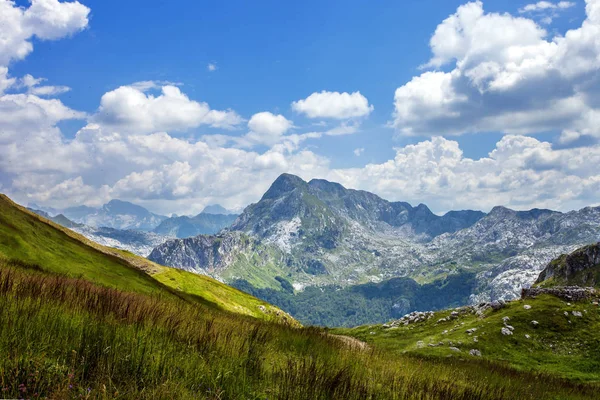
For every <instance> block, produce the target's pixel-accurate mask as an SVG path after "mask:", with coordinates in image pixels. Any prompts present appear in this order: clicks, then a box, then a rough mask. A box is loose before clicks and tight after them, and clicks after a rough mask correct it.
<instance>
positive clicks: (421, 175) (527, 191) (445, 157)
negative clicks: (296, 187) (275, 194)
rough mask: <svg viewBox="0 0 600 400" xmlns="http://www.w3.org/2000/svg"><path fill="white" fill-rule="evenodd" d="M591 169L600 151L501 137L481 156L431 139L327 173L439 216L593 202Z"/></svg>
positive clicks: (599, 181)
mask: <svg viewBox="0 0 600 400" xmlns="http://www.w3.org/2000/svg"><path fill="white" fill-rule="evenodd" d="M598 163H600V146H592V147H586V148H573V149H562V150H556V149H553V148H552V145H551V144H550V143H548V142H543V141H539V140H537V139H534V138H531V137H526V136H514V135H507V136H505V137H503V138H502V139H501V140H500V141H499V142H498V143H497V144H496V147H495V149H494V150H493V151H492V152H490V153H489V155H488V156H487V157H483V158H481V159H479V160H474V159H470V158H467V157H465V156H464V155H463V152H462V150H461V149H460V147H459V144H458V143H457V142H456V141H452V140H448V139H444V138H443V137H433V138H432V139H431V140H427V141H423V142H419V143H417V144H414V145H408V146H405V147H401V148H398V149H396V156H395V158H394V159H392V160H389V161H386V162H384V163H381V164H369V165H366V166H365V167H364V168H351V169H338V170H333V171H331V173H330V174H329V177H330V178H331V179H332V180H336V181H339V182H341V183H343V184H345V185H347V186H349V187H353V188H359V189H365V190H370V191H373V192H375V193H378V194H379V195H381V196H383V197H384V198H387V199H390V200H402V201H409V202H412V203H413V204H417V203H421V202H423V203H426V204H428V205H429V206H430V207H432V208H433V209H434V210H438V211H444V210H451V209H464V208H472V209H473V208H474V209H483V210H489V209H490V208H491V207H493V206H495V205H499V204H500V205H506V206H509V207H514V208H517V209H529V208H532V207H541V208H553V209H562V210H568V209H576V208H581V207H584V206H587V205H591V204H599V203H598V201H599V200H598V198H597V194H598V193H600V173H599V172H598V170H597V168H596V167H595V166H596V165H599V164H598Z"/></svg>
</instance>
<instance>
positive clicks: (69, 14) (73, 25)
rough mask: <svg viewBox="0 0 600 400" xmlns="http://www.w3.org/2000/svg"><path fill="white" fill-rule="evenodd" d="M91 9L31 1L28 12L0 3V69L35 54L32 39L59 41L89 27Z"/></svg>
mask: <svg viewBox="0 0 600 400" xmlns="http://www.w3.org/2000/svg"><path fill="white" fill-rule="evenodd" d="M89 13H90V9H89V8H87V7H86V6H84V5H82V4H81V3H79V2H68V3H64V2H59V1H58V0H31V5H30V6H29V8H21V7H18V6H17V5H16V4H15V3H14V2H13V1H11V0H0V27H1V30H2V38H1V40H0V65H4V66H6V65H8V64H9V62H10V61H12V60H22V59H23V58H25V57H26V56H27V55H28V54H29V53H31V51H32V50H33V44H32V43H31V38H32V37H34V36H35V37H37V38H39V39H42V40H56V39H60V38H63V37H66V36H69V35H72V34H74V33H77V32H79V31H81V30H82V29H84V28H85V27H87V25H88V15H89Z"/></svg>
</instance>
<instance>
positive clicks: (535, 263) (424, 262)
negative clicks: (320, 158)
mask: <svg viewBox="0 0 600 400" xmlns="http://www.w3.org/2000/svg"><path fill="white" fill-rule="evenodd" d="M599 238H600V207H587V208H584V209H582V210H579V211H571V212H568V213H561V212H557V211H551V210H540V209H533V210H529V211H514V210H510V209H508V208H505V207H495V208H493V209H492V210H491V211H490V212H489V213H488V214H485V213H483V212H480V211H470V210H465V211H451V212H448V213H446V214H444V215H442V216H438V215H435V214H434V213H432V212H431V211H430V210H429V208H427V206H425V205H423V204H420V205H418V206H416V207H413V206H411V205H410V204H408V203H405V202H389V201H386V200H384V199H382V198H380V197H378V196H377V195H375V194H372V193H369V192H365V191H359V190H351V189H346V188H344V187H343V186H342V185H340V184H338V183H334V182H328V181H325V180H320V179H314V180H311V181H310V182H305V181H303V180H302V179H300V178H299V177H297V176H293V175H289V174H284V175H281V176H280V177H279V178H278V179H277V180H276V181H275V182H274V183H273V184H272V185H271V187H270V188H269V189H268V191H267V192H266V193H265V194H264V195H263V197H262V198H261V199H260V201H258V202H257V203H255V204H252V205H250V206H248V207H247V208H246V209H245V210H244V211H243V213H242V214H241V215H240V216H239V217H238V218H237V219H236V220H235V222H234V223H233V224H232V225H231V227H229V228H228V229H225V230H223V231H222V232H220V233H219V234H217V235H213V236H198V237H195V238H188V239H179V240H169V241H167V242H165V243H164V244H162V245H160V246H158V247H157V248H156V249H154V250H153V251H152V253H151V254H150V256H149V258H150V259H151V260H153V261H156V262H158V263H161V264H164V265H170V266H174V267H178V268H183V269H186V270H189V271H194V272H198V273H203V274H208V275H211V276H214V277H217V278H219V279H222V280H224V281H226V282H237V284H240V285H246V287H247V284H249V285H250V286H251V287H252V288H255V289H261V288H264V289H273V290H279V291H281V290H282V289H283V288H282V283H281V281H282V280H285V281H286V282H288V283H289V284H291V286H292V287H293V288H294V289H295V290H296V291H302V290H304V289H305V288H307V287H311V286H317V287H322V288H331V289H332V290H333V288H335V287H350V286H354V285H360V284H365V283H368V282H384V281H386V280H389V279H393V278H398V277H406V278H411V279H413V280H414V281H415V282H417V283H419V284H429V283H433V282H437V281H440V280H443V279H445V278H446V277H448V276H452V275H457V274H461V273H465V272H467V273H469V274H474V275H475V281H476V283H475V285H473V287H472V289H470V293H467V296H466V298H467V299H468V301H470V302H473V303H476V302H480V301H486V300H487V301H490V300H496V299H505V300H507V299H512V298H515V297H517V296H518V295H519V293H520V290H521V287H523V286H528V285H531V284H532V283H533V282H534V281H535V280H536V278H537V276H538V274H539V272H540V271H541V269H542V268H543V267H544V266H545V264H546V263H548V262H549V261H550V260H551V259H553V258H554V257H556V256H558V255H560V254H563V253H567V252H570V251H572V250H574V249H575V248H577V247H580V246H582V245H585V244H588V243H592V242H596V241H598V239H599ZM336 290H337V289H336Z"/></svg>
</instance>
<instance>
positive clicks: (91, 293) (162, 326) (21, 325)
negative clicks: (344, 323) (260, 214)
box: [0, 263, 598, 399]
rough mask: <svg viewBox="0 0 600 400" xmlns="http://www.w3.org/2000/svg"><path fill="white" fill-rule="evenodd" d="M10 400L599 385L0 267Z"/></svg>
mask: <svg viewBox="0 0 600 400" xmlns="http://www.w3.org/2000/svg"><path fill="white" fill-rule="evenodd" d="M0 319H1V321H2V324H1V326H0V359H1V361H0V387H1V388H2V389H1V390H3V396H4V397H7V398H38V397H42V398H43V397H48V398H78V397H81V396H83V397H87V398H132V399H133V398H164V399H169V398H184V399H185V398H212V399H249V398H250V399H268V398H277V399H331V398H343V399H437V398H452V399H542V398H543V399H551V398H555V399H567V398H569V399H570V398H575V399H577V398H594V394H595V393H596V391H597V390H598V387H597V386H594V385H590V384H577V383H571V382H568V381H566V380H562V379H558V378H554V377H551V376H549V375H545V374H538V373H527V372H518V371H515V370H513V369H511V368H506V367H504V366H501V365H499V364H495V363H490V362H487V361H481V360H473V361H463V360H458V359H443V360H435V359H426V358H418V357H417V358H415V357H411V356H403V355H401V354H393V353H391V352H388V351H380V350H379V349H377V348H375V347H371V348H359V347H357V346H351V345H349V344H348V343H347V342H346V341H344V340H340V339H339V338H337V337H334V336H331V335H327V334H326V333H325V332H324V331H322V330H320V329H314V328H293V327H289V326H286V325H282V324H276V323H269V322H261V321H259V320H256V319H253V318H247V317H240V316H237V315H235V314H230V313H224V312H222V311H219V310H213V309H211V308H209V307H205V306H202V305H198V304H189V303H185V302H184V301H182V300H176V299H175V300H171V299H166V298H158V297H156V296H148V295H144V294H135V293H126V292H122V291H119V290H116V289H112V288H106V287H102V286H97V285H94V284H92V283H90V282H88V281H86V280H83V279H74V278H67V277H63V276H59V275H51V274H47V273H44V272H41V271H39V270H37V269H35V268H30V267H28V266H26V265H25V266H24V265H13V264H7V263H3V264H2V267H1V268H0Z"/></svg>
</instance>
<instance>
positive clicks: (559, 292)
mask: <svg viewBox="0 0 600 400" xmlns="http://www.w3.org/2000/svg"><path fill="white" fill-rule="evenodd" d="M542 294H549V295H552V296H556V297H559V298H561V299H563V300H567V301H585V300H591V299H595V298H598V297H599V296H600V292H599V291H598V290H596V289H594V288H590V287H579V286H556V287H550V288H540V287H532V288H529V289H523V290H522V291H521V298H523V299H526V298H531V297H536V296H539V295H542Z"/></svg>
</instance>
